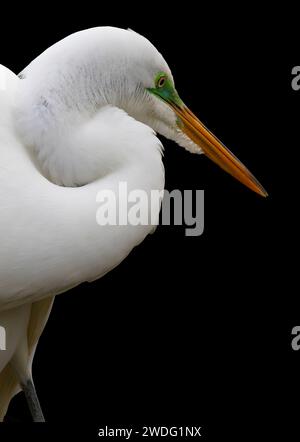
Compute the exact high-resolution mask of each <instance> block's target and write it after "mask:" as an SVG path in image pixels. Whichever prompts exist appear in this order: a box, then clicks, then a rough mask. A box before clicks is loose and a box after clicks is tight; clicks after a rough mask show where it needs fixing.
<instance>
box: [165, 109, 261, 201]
mask: <svg viewBox="0 0 300 442" xmlns="http://www.w3.org/2000/svg"><path fill="white" fill-rule="evenodd" d="M171 106H172V109H173V110H174V112H175V113H176V115H177V116H178V117H179V118H180V121H181V123H182V124H181V125H180V129H181V130H182V131H183V132H184V133H185V134H186V135H187V136H188V137H189V138H190V139H191V140H192V141H193V142H194V143H195V144H197V145H198V146H199V147H201V149H202V150H203V152H204V153H205V155H207V156H208V158H210V159H211V160H212V161H213V162H214V163H216V164H217V165H218V166H220V167H221V168H222V169H224V170H225V171H226V172H228V173H229V174H230V175H232V176H233V177H234V178H236V179H237V180H238V181H240V182H241V183H243V184H244V185H245V186H247V187H248V188H249V189H251V190H253V191H254V192H256V193H258V194H259V195H261V196H263V197H266V196H268V193H267V192H266V190H265V189H264V188H263V186H262V185H261V184H260V183H259V182H258V181H257V179H256V178H255V177H254V176H253V175H252V173H251V172H250V171H249V170H248V169H247V168H246V167H245V166H244V164H243V163H241V161H239V160H238V159H237V157H236V156H235V155H234V154H233V153H232V152H230V150H229V149H227V147H225V146H224V144H223V143H221V141H220V140H218V138H217V137H215V136H214V135H213V134H212V133H211V132H210V131H209V130H208V129H207V128H206V127H205V126H204V124H203V123H201V121H200V120H198V118H197V117H196V116H195V115H194V114H193V113H192V112H191V111H190V110H189V109H188V108H187V107H186V106H185V105H183V106H182V107H179V106H178V105H176V104H174V103H172V104H171Z"/></svg>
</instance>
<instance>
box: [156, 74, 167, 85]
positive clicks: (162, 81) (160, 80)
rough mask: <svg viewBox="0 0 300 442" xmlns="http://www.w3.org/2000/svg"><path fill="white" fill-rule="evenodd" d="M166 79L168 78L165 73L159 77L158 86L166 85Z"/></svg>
mask: <svg viewBox="0 0 300 442" xmlns="http://www.w3.org/2000/svg"><path fill="white" fill-rule="evenodd" d="M166 79H167V78H166V76H165V75H162V76H161V77H159V79H158V80H157V83H156V87H158V88H162V87H164V85H165V83H166Z"/></svg>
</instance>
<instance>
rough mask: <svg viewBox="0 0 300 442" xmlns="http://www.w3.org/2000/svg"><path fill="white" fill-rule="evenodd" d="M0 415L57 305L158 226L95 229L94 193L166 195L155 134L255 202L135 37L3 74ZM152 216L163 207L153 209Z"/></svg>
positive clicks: (239, 170) (70, 49)
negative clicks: (233, 181)
mask: <svg viewBox="0 0 300 442" xmlns="http://www.w3.org/2000/svg"><path fill="white" fill-rule="evenodd" d="M0 75H1V79H2V81H1V85H2V90H0V207H1V216H0V232H1V248H0V325H1V326H3V327H5V330H6V339H7V343H6V346H7V350H6V351H0V417H1V418H2V419H3V417H4V416H5V413H6V411H7V407H8V404H9V402H10V400H11V398H12V397H13V396H14V395H15V394H16V393H17V392H18V391H20V390H23V391H24V392H25V395H26V398H27V401H28V404H29V407H30V410H31V413H32V416H33V419H34V420H35V421H43V419H44V418H43V414H42V411H41V407H40V405H39V402H38V398H37V395H36V392H35V389H34V386H33V381H32V375H31V366H32V360H33V357H34V353H35V349H36V345H37V342H38V339H39V337H40V335H41V333H42V331H43V328H44V326H45V323H46V322H47V319H48V316H49V312H50V310H51V306H52V302H53V299H54V296H55V295H57V294H59V293H62V292H65V291H66V290H68V289H70V288H72V287H74V286H76V285H78V284H80V283H82V282H84V281H93V280H95V279H97V278H100V277H101V276H103V275H104V274H105V273H107V272H108V271H109V270H111V269H112V268H113V267H115V266H117V265H118V264H119V263H120V262H121V261H122V260H123V259H124V258H125V257H126V256H127V255H128V253H129V252H130V251H131V250H132V248H133V247H135V246H136V245H138V244H139V243H140V242H141V241H142V240H143V239H144V238H145V236H146V235H147V234H148V233H150V232H151V230H152V229H153V226H151V225H148V226H142V225H140V226H130V225H127V226H108V225H107V226H101V227H100V226H99V225H98V224H97V223H96V220H95V212H96V208H97V205H96V195H97V193H98V191H99V190H101V189H111V190H113V191H115V192H116V194H117V192H118V184H119V182H126V183H127V186H128V189H129V190H130V189H143V190H145V191H146V192H148V193H149V192H150V191H151V189H159V190H162V189H163V187H164V169H163V164H162V160H161V156H162V145H161V143H160V141H159V140H158V138H157V137H156V132H158V133H159V134H162V135H164V136H165V137H167V138H169V139H171V140H173V141H175V142H176V143H178V144H179V145H181V146H183V147H184V148H186V149H187V150H190V151H191V152H195V153H201V152H204V153H205V154H206V155H207V156H208V157H209V158H211V159H212V160H213V161H214V162H216V163H217V164H218V165H219V166H221V167H222V168H223V169H225V171H227V172H229V173H230V174H231V175H233V176H234V177H235V178H237V179H238V180H239V181H241V182H242V183H243V184H245V185H246V186H248V187H249V188H250V189H252V190H254V191H255V192H257V193H258V194H260V195H263V196H266V192H265V190H264V189H263V187H262V186H261V185H260V184H259V183H258V181H257V180H256V179H255V178H254V177H253V175H251V174H250V172H249V171H248V170H247V169H246V168H245V166H243V165H242V164H241V163H240V162H239V160H238V159H237V158H236V157H235V156H234V155H233V154H231V153H230V152H229V151H228V150H227V149H226V148H225V147H224V146H223V145H222V144H221V142H220V141H218V139H217V138H216V137H215V136H214V135H213V134H212V133H211V132H209V131H208V130H207V129H206V128H205V126H204V125H203V124H202V123H201V122H200V121H199V120H198V119H197V118H196V117H195V116H194V115H193V114H192V113H191V112H190V111H189V110H188V108H187V107H186V106H185V105H184V104H183V102H182V101H181V99H180V98H179V96H178V94H177V92H176V89H175V87H174V81H173V77H172V74H171V71H170V69H169V67H168V65H167V63H166V62H165V60H164V58H163V57H162V56H161V54H160V53H159V52H158V51H157V50H156V49H155V47H154V46H153V45H152V44H151V43H150V42H149V41H148V40H147V39H146V38H144V37H142V36H140V35H139V34H137V33H135V32H133V31H128V30H123V29H117V28H111V27H100V28H94V29H89V30H85V31H82V32H78V33H76V34H73V35H71V36H69V37H67V38H66V39H64V40H62V41H61V42H59V43H57V44H55V45H54V46H52V47H50V48H49V49H47V50H46V51H45V52H44V53H43V54H41V55H40V56H39V57H38V58H36V59H35V60H34V61H33V62H32V63H31V64H30V65H29V66H28V67H27V68H26V69H25V70H24V71H23V72H22V73H21V74H20V75H19V77H17V76H16V75H15V74H13V73H12V72H11V71H9V70H8V69H6V68H4V67H3V66H2V67H1V70H0ZM157 210H159V209H157Z"/></svg>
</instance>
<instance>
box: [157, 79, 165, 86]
mask: <svg viewBox="0 0 300 442" xmlns="http://www.w3.org/2000/svg"><path fill="white" fill-rule="evenodd" d="M164 83H165V78H164V77H162V78H161V79H160V80H159V83H158V85H159V87H162V86H163V85H164Z"/></svg>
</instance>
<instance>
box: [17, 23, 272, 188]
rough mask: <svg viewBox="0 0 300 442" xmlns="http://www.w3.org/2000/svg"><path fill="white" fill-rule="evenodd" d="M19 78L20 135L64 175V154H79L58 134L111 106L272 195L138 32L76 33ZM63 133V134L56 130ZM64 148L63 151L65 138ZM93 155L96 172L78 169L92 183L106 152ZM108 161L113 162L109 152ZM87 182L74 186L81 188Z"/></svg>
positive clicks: (110, 29)
mask: <svg viewBox="0 0 300 442" xmlns="http://www.w3.org/2000/svg"><path fill="white" fill-rule="evenodd" d="M22 78H23V79H25V85H26V87H24V88H23V89H22V90H23V93H22V94H19V95H20V103H21V104H20V105H19V107H20V109H22V112H21V113H20V115H21V116H20V117H19V126H20V128H21V127H22V128H23V129H22V130H20V132H22V133H23V134H25V135H24V136H25V138H26V144H28V145H32V146H37V150H38V151H40V150H41V146H45V145H48V147H49V146H50V147H51V149H52V150H51V149H50V148H48V149H46V148H44V147H43V149H42V152H43V155H42V157H43V158H46V160H48V159H49V155H48V156H47V155H44V152H46V153H47V152H50V151H51V152H52V154H53V151H55V154H57V159H55V158H56V157H55V155H54V156H53V155H52V154H51V155H52V157H51V158H54V159H55V161H54V160H53V164H54V165H55V167H56V165H62V169H63V170H67V169H71V168H70V167H69V168H68V161H67V160H68V157H67V158H66V159H65V162H64V160H63V158H62V152H64V153H65V152H68V151H72V162H73V164H74V163H75V162H76V161H77V160H76V158H77V157H75V152H77V151H76V149H75V148H74V149H73V147H72V146H71V145H70V146H69V148H68V149H66V148H64V149H58V146H59V145H60V141H59V140H58V137H59V136H60V134H61V133H63V134H65V132H66V131H67V130H68V128H69V134H70V133H71V134H73V133H74V131H73V130H71V129H70V127H71V128H73V126H74V124H75V125H76V127H80V122H83V123H84V122H85V119H86V117H91V116H93V115H94V114H95V113H97V112H98V111H99V109H101V108H103V107H105V106H107V105H111V106H115V107H118V108H121V109H123V110H125V111H126V112H127V113H128V114H129V115H130V116H132V117H133V118H135V119H136V120H138V121H140V122H142V123H145V124H147V125H148V126H149V127H151V128H152V129H153V130H154V131H156V132H158V133H159V134H161V135H163V136H165V137H166V138H169V139H171V140H173V141H175V142H176V143H177V144H179V145H180V146H183V147H184V148H186V149H187V150H189V151H191V152H193V153H202V152H204V154H206V155H207V156H208V157H209V158H210V159H211V160H212V161H214V162H215V163H216V164H218V165H219V166H220V167H221V168H222V169H224V170H225V171H226V172H228V173H229V174H231V175H232V176H234V177H235V178H236V179H237V180H239V181H240V182H242V183H243V184H244V185H246V186H247V187H249V188H250V189H252V190H253V191H254V192H256V193H258V194H260V195H262V196H266V195H267V193H266V191H265V190H264V188H263V187H262V186H261V184H260V183H259V182H258V181H257V180H256V179H255V178H254V176H253V175H252V174H251V173H250V172H249V171H248V169H247V168H246V167H245V166H244V165H243V164H242V163H241V162H240V161H239V160H238V159H237V158H236V157H235V156H234V155H233V154H232V153H231V152H230V151H229V150H228V149H227V148H226V147H225V146H224V145H223V144H222V143H221V142H220V141H219V140H218V139H217V138H216V137H215V136H214V135H213V134H212V133H211V132H210V131H209V130H208V129H207V128H206V127H205V126H204V124H203V123H201V122H200V121H199V120H198V118H197V117H196V116H195V115H194V114H193V113H192V112H191V111H190V110H189V109H188V107H187V106H186V105H185V104H184V103H183V101H182V100H181V99H180V97H179V95H178V93H177V91H176V88H175V84H174V79H173V76H172V73H171V70H170V68H169V66H168V64H167V63H166V61H165V60H164V58H163V56H162V55H161V54H160V53H159V51H158V50H157V49H156V48H155V47H154V46H153V44H152V43H150V41H149V40H147V39H146V38H145V37H143V36H141V35H139V34H137V33H136V32H133V31H128V30H124V29H118V28H113V27H100V28H93V29H90V30H86V31H81V32H78V33H76V34H73V35H71V36H69V37H67V38H66V39H64V40H62V41H61V42H59V43H57V44H55V45H54V46H52V47H51V48H49V49H48V50H47V51H45V52H44V53H43V54H41V55H40V56H39V57H37V58H36V59H35V60H34V61H33V62H32V63H31V64H30V65H29V66H28V67H27V68H26V69H25V71H23V72H22ZM58 126H59V127H60V126H62V127H60V128H59V129H58V128H57V127H58ZM62 141H63V143H61V144H63V145H64V146H65V145H66V137H65V138H64V139H63V140H62ZM73 144H74V143H73ZM77 144H78V143H77ZM117 145H119V143H117ZM96 149H98V144H97V145H95V149H94V148H92V149H91V151H90V154H89V156H86V158H85V162H87V160H89V159H93V161H92V166H93V167H86V168H84V166H83V165H84V161H83V160H82V159H81V160H80V161H79V160H78V161H77V163H78V168H79V169H80V170H84V169H86V170H88V169H89V170H90V169H93V170H94V169H95V172H94V173H93V174H91V175H89V178H94V177H95V176H99V175H97V174H98V170H96V167H94V164H98V163H97V162H96V161H95V155H97V158H98V160H99V161H98V162H99V163H101V164H103V158H102V154H104V151H103V149H102V152H98V150H99V149H98V150H96ZM77 153H78V152H77ZM100 154H101V155H100ZM108 154H109V155H110V156H111V155H112V151H111V149H109V150H108ZM48 162H49V161H48ZM74 167H75V166H74ZM74 167H73V169H74ZM52 175H55V176H56V175H57V174H56V173H55V174H53V173H52V174H51V176H52ZM62 175H63V174H62ZM60 181H62V182H63V183H66V182H67V183H72V182H73V179H71V180H69V181H66V180H65V179H64V180H56V181H55V182H60ZM88 181H89V180H87V179H83V178H82V179H76V182H80V183H85V182H88ZM65 185H66V184H65Z"/></svg>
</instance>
